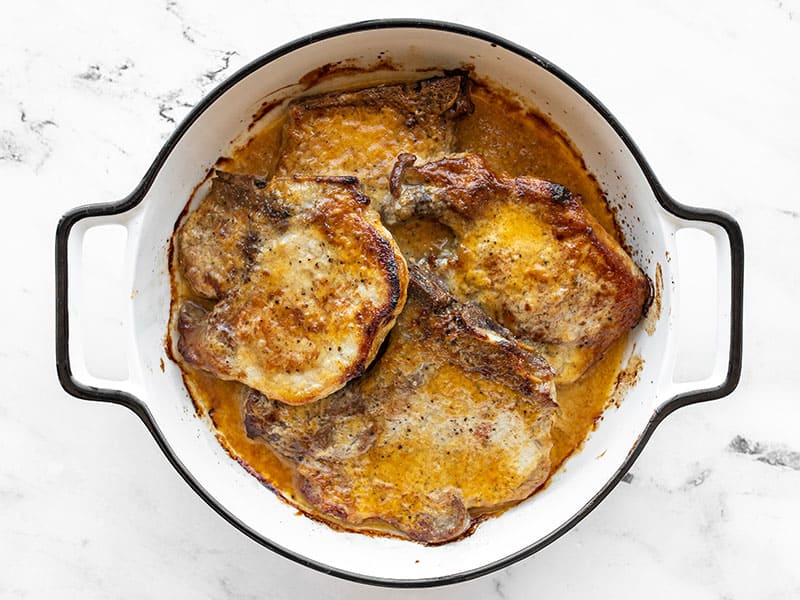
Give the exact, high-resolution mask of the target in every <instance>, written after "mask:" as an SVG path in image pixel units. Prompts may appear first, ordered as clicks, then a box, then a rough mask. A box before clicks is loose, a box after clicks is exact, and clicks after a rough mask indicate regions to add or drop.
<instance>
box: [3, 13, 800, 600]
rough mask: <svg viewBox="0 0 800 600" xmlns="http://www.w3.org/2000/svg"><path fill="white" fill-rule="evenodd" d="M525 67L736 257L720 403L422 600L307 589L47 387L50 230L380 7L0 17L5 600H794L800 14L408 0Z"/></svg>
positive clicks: (799, 584) (799, 547)
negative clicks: (254, 81) (596, 502)
mask: <svg viewBox="0 0 800 600" xmlns="http://www.w3.org/2000/svg"><path fill="white" fill-rule="evenodd" d="M390 12H392V13H393V14H397V15H398V16H401V15H404V16H418V17H425V18H434V19H443V20H453V21H457V22H461V23H464V24H468V25H472V26H475V27H479V28H482V29H486V30H489V31H492V32H494V33H497V34H499V35H501V36H503V37H506V38H508V39H511V40H514V41H516V42H518V43H520V44H522V45H524V46H527V47H529V48H531V49H533V50H536V51H538V52H540V53H541V54H542V55H544V56H545V57H547V58H549V59H551V60H553V61H554V62H555V63H557V64H559V65H560V66H562V67H563V68H565V69H566V70H567V71H568V72H570V73H571V74H572V75H574V76H575V77H577V78H578V79H579V80H580V81H582V82H583V83H584V84H586V85H587V87H589V89H591V90H592V91H593V92H594V93H595V94H596V95H597V96H598V97H599V98H600V99H601V100H602V101H603V102H604V103H605V104H606V105H607V106H608V107H609V108H610V109H611V110H612V112H614V114H615V115H616V116H617V117H618V118H619V120H620V121H621V122H622V123H623V125H624V126H625V127H626V128H627V129H628V130H629V132H630V133H631V135H632V136H633V138H634V139H635V140H636V141H637V143H638V144H639V145H640V147H641V148H642V150H643V152H644V154H645V155H646V156H647V157H648V159H649V160H650V161H651V164H652V166H653V168H654V170H655V171H656V173H657V175H658V176H659V178H660V180H661V181H662V183H663V184H664V186H665V187H666V188H667V190H668V191H669V192H670V193H672V194H673V195H674V196H675V197H676V198H677V199H678V200H680V201H682V202H685V203H687V204H693V205H698V206H708V207H712V208H717V209H721V210H725V211H728V212H729V213H731V214H733V215H734V216H735V217H736V218H737V219H738V220H739V222H740V224H741V225H742V228H743V231H744V235H745V244H746V294H745V295H746V314H745V319H746V323H745V362H744V372H743V377H742V382H741V384H740V386H739V388H738V389H737V391H736V392H735V393H734V394H732V395H731V396H730V397H728V398H725V399H723V400H719V401H716V402H712V403H708V404H704V405H700V406H692V407H687V408H685V409H681V410H679V411H677V412H676V413H674V414H673V415H670V416H669V417H668V418H667V419H666V420H665V421H664V422H663V424H662V425H661V426H660V427H659V429H658V430H657V431H656V433H655V434H654V436H653V438H652V439H651V441H650V442H649V443H648V445H647V447H646V448H645V450H644V452H643V453H642V455H641V456H640V458H639V459H638V461H637V462H636V464H635V465H634V467H633V468H632V470H631V471H630V473H628V474H627V475H626V476H625V477H624V478H623V482H622V483H621V484H620V485H619V486H617V488H616V489H615V490H614V491H613V492H612V493H611V494H610V496H609V497H608V498H607V499H606V500H605V501H604V502H603V503H602V504H601V505H600V506H599V507H598V508H597V509H596V510H595V511H594V512H592V513H591V514H590V515H589V516H588V517H587V518H586V519H585V520H583V521H582V522H581V523H580V524H579V525H578V526H577V527H576V528H575V529H573V530H572V531H570V532H569V533H568V534H566V535H565V536H563V537H562V538H560V539H559V540H558V541H556V542H555V543H553V544H552V545H551V546H549V547H548V548H546V549H545V550H543V551H542V552H540V553H538V554H536V555H535V556H533V557H531V558H529V559H527V560H525V561H522V562H521V563H519V564H517V565H514V566H512V567H510V568H508V569H504V570H502V571H499V572H497V573H494V574H492V575H490V576H487V577H484V578H481V579H478V580H476V581H472V582H467V583H463V584H457V585H454V586H450V587H447V588H443V589H438V590H436V589H434V590H417V591H404V590H378V589H375V588H371V587H367V586H362V585H357V584H352V583H348V582H346V581H342V580H338V579H334V578H331V577H328V576H326V575H323V574H321V573H317V572H314V571H311V570H308V569H306V568H304V567H301V566H298V565H295V564H294V563H292V562H290V561H288V560H285V559H283V558H280V557H278V556H277V555H275V554H273V553H271V552H270V551H268V550H266V549H264V548H262V547H260V546H258V545H256V544H255V543H253V542H252V541H250V540H249V539H248V538H246V537H245V536H243V535H242V534H240V533H238V532H237V531H236V530H234V529H233V528H231V527H230V526H229V525H228V524H227V523H226V522H224V521H223V520H222V519H220V518H219V517H218V516H217V515H216V514H215V513H214V512H213V511H212V510H211V509H209V508H208V507H207V506H206V505H205V504H204V503H203V502H202V501H201V500H200V499H199V498H198V497H196V496H195V495H194V494H193V492H192V491H191V490H190V489H189V488H188V486H186V485H185V484H184V483H183V481H182V480H180V478H179V477H178V476H177V475H176V474H175V472H174V471H173V470H172V468H171V467H170V466H169V465H168V464H167V462H166V460H164V458H163V456H162V455H161V454H160V451H159V450H158V449H157V448H156V446H155V444H154V442H153V440H152V438H151V437H150V435H149V434H148V433H147V431H146V430H145V428H144V427H143V426H142V425H141V423H140V422H139V421H138V419H137V418H136V417H135V416H133V415H132V414H130V413H129V412H128V411H125V410H124V409H122V408H120V407H116V406H108V405H102V404H93V403H87V402H82V401H79V400H76V399H74V398H71V397H69V396H67V395H66V394H65V393H64V392H63V391H62V390H61V388H60V386H59V385H58V383H57V381H56V377H55V367H54V350H53V313H54V306H53V278H54V276H53V233H54V230H55V225H56V223H57V221H58V218H59V217H60V216H61V214H63V213H64V212H65V211H67V210H68V209H70V208H72V207H74V206H76V205H78V204H85V203H92V202H106V201H111V200H116V199H119V198H121V197H123V196H125V195H126V194H127V193H128V192H129V191H130V190H131V189H132V188H133V187H134V186H135V185H136V183H137V182H138V180H139V178H140V177H141V176H142V175H143V174H144V172H145V170H146V168H147V167H148V166H149V164H150V161H151V160H152V158H153V156H154V155H155V153H156V152H157V151H158V149H159V147H160V146H161V144H162V143H163V142H164V140H165V139H166V138H167V137H168V136H169V134H170V133H171V132H172V131H173V130H174V128H175V126H176V124H177V123H178V122H179V121H180V120H181V119H182V118H183V117H184V116H185V115H186V114H187V112H188V111H189V110H190V109H191V107H192V106H194V105H195V104H196V103H197V102H198V101H199V100H200V99H201V98H202V97H203V96H204V95H205V94H207V93H208V92H209V91H210V90H212V89H213V88H214V87H215V86H216V85H218V84H219V83H220V82H221V81H223V80H224V79H225V78H226V77H227V76H229V75H230V74H231V73H233V72H234V71H235V70H236V69H238V68H240V67H241V66H242V65H244V64H246V63H247V62H249V61H250V60H253V59H255V58H256V57H258V56H259V55H260V54H262V53H264V52H266V51H269V50H271V49H273V48H275V47H277V46H279V45H281V44H283V43H286V42H288V41H290V40H292V39H294V38H296V37H299V36H301V35H305V34H307V33H310V32H313V31H316V30H319V29H322V28H325V27H330V26H333V25H337V24H341V23H345V22H351V21H360V20H363V19H366V18H375V17H381V16H387V14H388V13H387V12H386V11H385V10H384V9H383V8H381V7H380V6H378V5H375V4H374V3H373V4H369V3H366V2H355V3H351V4H349V5H342V4H334V3H329V4H326V5H324V6H312V5H309V4H302V3H292V2H286V1H280V2H269V3H259V4H256V3H251V2H246V1H245V0H233V1H232V2H229V3H226V4H225V6H224V7H223V6H222V5H221V4H220V3H213V2H209V1H208V0H199V1H196V2H189V0H182V1H177V0H143V1H142V2H131V3H119V4H114V5H109V4H107V3H104V2H100V1H99V0H90V1H89V2H85V3H80V4H79V5H73V4H63V3H53V2H46V1H45V0H38V1H33V2H25V3H22V2H19V3H12V4H10V5H9V6H7V7H4V10H3V18H2V20H0V55H2V56H3V61H2V64H0V182H2V190H3V192H2V194H3V207H4V209H5V210H4V213H3V218H2V219H0V228H2V229H1V230H0V255H2V256H3V259H2V260H3V263H2V264H3V275H4V277H3V281H4V286H3V288H4V294H3V296H2V298H3V300H2V310H0V319H1V321H0V331H2V335H0V379H1V380H2V381H3V388H2V394H0V440H2V442H1V443H0V448H2V455H1V456H2V458H0V598H43V597H55V598H61V597H81V598H109V597H114V598H144V597H179V598H183V597H186V598H236V599H249V598H306V597H315V598H323V599H327V598H330V599H338V598H348V599H350V598H353V599H359V598H374V597H380V598H407V597H419V598H459V599H463V598H481V599H483V598H493V599H500V600H505V599H512V598H531V597H534V596H536V597H545V598H549V597H556V598H586V597H601V598H602V597H615V598H620V599H624V598H632V599H633V598H637V599H638V598H642V597H647V598H655V599H658V598H670V599H672V598H688V599H692V598H698V599H700V598H703V599H706V598H714V599H719V600H723V599H727V600H742V599H748V598H763V599H774V600H778V599H787V600H788V599H794V598H800V568H798V557H800V535H798V534H799V533H800V511H798V502H800V434H798V425H797V424H798V422H800V402H799V401H798V400H800V397H798V389H800V368H798V366H797V358H796V355H797V352H796V346H797V343H796V340H797V339H800V323H798V320H797V319H795V318H793V315H794V314H795V313H796V307H797V303H798V301H800V270H798V268H797V261H798V258H800V197H798V194H797V191H796V189H797V184H796V179H797V174H798V165H800V118H798V111H797V107H798V99H799V98H800V76H798V67H797V58H798V57H800V0H781V1H777V0H759V1H745V0H734V1H733V2H723V1H722V0H714V1H711V2H705V3H693V2H689V1H688V0H679V1H678V2H666V1H663V0H653V1H651V2H647V3H637V2H633V1H632V0H612V1H611V2H606V3H592V2H589V1H588V0H576V1H575V2H570V3H567V4H559V3H547V4H545V3H534V4H530V3H521V2H520V3H506V4H503V5H502V6H500V5H490V4H486V3H481V2H461V3H458V4H457V5H456V4H453V5H452V6H445V5H441V6H439V5H434V4H432V3H430V2H423V1H422V0H411V1H410V2H407V3H405V4H403V5H402V7H395V8H394V9H393V10H392V11H390Z"/></svg>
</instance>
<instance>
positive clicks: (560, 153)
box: [167, 59, 661, 536]
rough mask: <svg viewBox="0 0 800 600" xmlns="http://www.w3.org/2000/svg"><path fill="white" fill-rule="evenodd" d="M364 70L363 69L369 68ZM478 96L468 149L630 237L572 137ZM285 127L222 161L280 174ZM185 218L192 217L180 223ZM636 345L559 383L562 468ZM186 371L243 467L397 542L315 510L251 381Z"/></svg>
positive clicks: (432, 231) (558, 459)
mask: <svg viewBox="0 0 800 600" xmlns="http://www.w3.org/2000/svg"><path fill="white" fill-rule="evenodd" d="M394 68H395V67H394V66H393V65H392V64H391V62H390V61H388V60H386V59H381V60H379V61H378V63H376V64H375V67H374V69H373V70H378V69H387V70H392V69H394ZM355 70H356V67H355V66H354V65H351V64H349V63H332V64H329V65H325V66H323V67H320V68H319V69H316V70H314V71H312V72H310V73H308V74H307V75H306V76H305V77H304V78H303V79H302V80H301V81H300V83H301V84H302V85H304V86H306V87H309V86H312V85H314V84H316V83H318V82H320V81H322V80H324V79H329V78H331V77H334V76H337V75H342V74H349V73H352V72H355ZM359 72H363V69H361V70H359ZM472 99H473V102H474V104H475V111H474V113H473V114H472V115H470V116H468V117H466V118H465V119H464V120H463V121H461V122H460V123H459V125H458V128H457V147H458V150H459V151H469V152H473V153H477V154H482V155H483V156H485V157H486V159H487V161H488V162H489V164H490V165H491V166H492V167H493V168H495V169H498V170H501V171H505V172H507V173H509V174H511V175H531V176H535V177H540V178H543V179H548V180H551V181H555V182H557V183H560V184H562V185H564V186H566V187H567V188H569V189H570V190H572V191H573V193H576V194H579V195H580V196H581V198H582V201H583V203H584V205H585V206H586V208H587V209H588V210H589V212H590V213H591V214H592V215H593V216H594V217H595V218H596V219H597V220H598V221H599V222H600V223H601V224H602V225H603V227H604V228H605V229H606V230H607V231H609V232H610V233H611V234H612V235H613V236H614V237H615V238H616V239H617V240H619V241H621V235H620V231H619V228H618V226H617V223H616V221H615V219H614V215H613V214H612V212H611V211H610V210H609V208H608V205H607V203H606V199H605V197H604V194H603V191H602V190H601V188H600V186H599V184H598V182H597V180H596V179H595V178H594V177H593V176H592V174H591V173H589V172H588V171H587V169H586V166H585V164H584V162H583V160H582V158H581V156H580V153H579V152H578V151H577V150H576V149H575V147H574V146H573V145H572V143H571V142H570V141H569V139H568V138H567V137H566V136H565V135H564V133H563V132H561V131H560V130H559V129H558V128H557V127H555V126H554V125H553V124H551V123H550V122H549V120H548V119H547V118H546V117H544V116H543V115H541V114H539V113H537V112H535V111H533V110H530V109H527V108H523V107H521V106H519V105H518V104H516V103H515V102H514V101H512V100H510V99H508V98H506V97H505V96H504V95H502V94H500V93H498V92H497V91H495V90H493V89H491V88H490V87H489V86H487V85H485V84H474V85H473V90H472ZM275 106H276V105H275V104H271V105H269V106H267V108H266V109H264V110H263V111H259V113H257V114H256V116H257V117H258V118H261V117H263V116H264V115H265V114H266V113H268V112H270V111H271V110H272V109H274V108H275ZM262 108H263V107H262ZM282 125H283V120H282V119H276V120H275V121H274V122H273V123H272V124H270V125H268V126H266V127H263V128H261V129H260V130H259V131H258V132H257V133H255V134H254V135H253V137H252V138H251V139H250V140H249V141H248V142H247V143H245V144H244V145H243V146H241V147H239V148H238V149H237V150H236V151H235V152H234V153H233V155H232V156H231V157H225V158H222V159H220V161H219V162H218V164H217V166H219V167H222V168H224V169H226V170H229V171H232V172H238V173H250V174H255V175H260V176H271V175H272V174H273V172H274V170H275V166H276V163H277V160H278V151H279V146H280V142H281V128H282ZM198 187H199V186H198ZM187 208H188V204H187ZM184 216H185V211H184V213H183V214H182V215H181V217H180V218H179V221H178V223H180V222H181V221H182V220H183V218H184ZM176 227H177V224H176ZM391 231H392V234H393V235H394V237H395V239H396V240H397V242H398V245H399V246H400V248H401V250H402V251H403V252H404V253H406V254H407V255H408V256H411V257H414V256H421V255H423V254H425V253H426V252H427V251H429V250H430V249H433V248H437V249H441V248H442V247H444V246H446V245H448V244H452V243H453V235H452V232H450V230H449V229H448V228H447V227H445V226H443V225H441V224H438V223H435V222H432V221H426V220H421V219H414V220H411V221H408V222H406V223H403V224H400V225H398V226H395V227H393V228H391ZM170 263H171V265H172V268H171V269H170V273H171V277H172V293H173V308H174V307H177V306H180V304H181V303H182V301H183V299H184V298H186V297H188V296H189V290H188V287H187V286H186V284H185V282H183V281H182V277H181V275H180V269H179V268H178V266H177V257H175V256H174V253H173V251H172V247H170ZM656 282H657V283H656V288H657V293H656V298H657V299H656V300H654V304H656V302H658V303H659V304H658V306H654V308H653V309H652V310H651V312H653V310H655V311H658V310H660V308H659V307H660V286H661V274H660V268H659V269H658V270H657V273H656ZM626 342H627V336H623V337H622V338H621V339H619V340H617V341H616V342H615V343H614V344H613V345H612V346H611V348H610V349H609V350H608V351H607V352H606V353H605V356H604V357H603V358H602V359H601V360H600V361H599V362H598V363H596V364H595V365H594V366H593V367H592V368H591V369H590V370H589V371H588V372H587V373H586V374H585V375H584V376H583V377H582V378H581V379H580V380H579V381H577V382H576V383H573V384H571V385H564V386H559V388H558V390H557V401H558V404H559V410H558V413H557V417H556V423H555V426H554V432H553V439H554V444H553V448H552V451H551V461H552V464H553V468H552V472H554V471H556V470H557V469H558V468H559V466H560V465H561V464H562V463H563V462H564V460H566V459H567V458H568V457H569V455H570V454H572V453H573V452H574V451H575V450H576V449H577V448H579V447H580V445H581V444H582V443H583V441H584V440H585V438H586V436H587V435H588V434H589V432H590V431H591V430H592V429H593V428H594V426H595V423H596V422H597V420H598V419H599V418H600V416H601V414H602V412H603V410H604V409H605V408H606V407H608V406H609V402H610V401H611V400H614V401H615V402H617V401H618V400H619V399H620V398H621V397H622V396H623V395H624V393H625V391H626V390H627V389H628V388H629V387H630V386H631V385H633V384H634V383H635V381H636V379H637V378H638V373H639V371H640V369H641V359H639V358H638V357H635V356H634V357H631V359H629V361H628V364H627V365H626V367H625V368H624V369H622V370H621V369H620V364H621V361H622V356H623V352H624V349H625V346H626ZM172 343H173V342H172V335H171V334H168V336H167V354H168V356H169V357H170V358H172V359H173V360H174V357H175V356H176V353H174V352H173V351H172ZM637 361H638V362H637ZM181 368H182V370H183V376H184V382H185V383H186V386H187V388H188V390H189V392H190V395H191V397H192V399H193V402H194V403H195V406H196V408H197V410H198V413H199V414H200V415H201V416H205V417H209V418H210V419H211V421H212V422H213V424H214V427H215V429H216V432H217V437H218V439H219V441H220V443H221V444H222V445H223V446H224V447H225V448H226V449H227V450H228V452H229V453H230V454H231V456H232V457H234V458H235V459H236V460H237V461H239V462H240V463H241V464H242V465H243V467H245V468H246V469H247V470H248V471H250V472H251V473H252V474H253V475H254V476H256V477H257V478H258V479H259V480H261V481H262V482H263V483H264V484H265V485H267V486H268V487H270V488H271V489H273V490H275V492H276V493H277V494H278V495H279V496H280V497H282V498H283V499H285V500H286V501H288V502H289V503H290V504H292V505H294V506H296V507H297V508H299V509H300V510H301V511H303V512H304V513H306V514H308V515H309V516H311V517H312V518H314V519H316V520H322V521H324V522H326V523H328V524H329V525H331V526H333V527H335V528H336V529H345V530H358V531H362V532H365V533H370V534H372V535H381V536H383V535H393V536H397V533H396V531H394V530H392V529H391V528H390V527H389V526H387V525H385V524H383V523H380V522H377V521H372V522H366V523H364V525H363V526H360V527H354V526H352V525H350V524H344V523H341V522H337V521H336V520H335V519H333V518H330V517H327V516H324V517H320V515H315V514H313V513H312V512H311V510H310V508H309V507H308V506H307V505H306V504H305V502H304V501H303V498H302V496H301V495H300V494H298V493H296V491H295V489H294V485H293V473H292V470H291V468H290V467H289V466H287V465H286V464H285V463H284V462H282V461H281V459H280V458H278V457H277V455H275V454H274V453H273V452H272V451H271V450H270V448H269V447H268V446H267V445H266V444H264V443H261V442H256V441H253V440H251V439H249V438H248V437H247V434H246V432H245V429H244V426H243V415H242V393H241V391H242V386H241V384H238V383H235V382H227V381H220V380H218V379H216V378H214V377H212V376H209V375H206V374H204V373H203V372H201V371H198V370H194V369H191V368H189V367H187V366H185V365H183V364H181ZM500 512H503V510H499V511H498V510H495V511H492V512H491V513H486V512H484V513H476V514H473V515H472V520H473V523H472V526H471V527H470V530H469V531H468V532H467V533H466V534H465V535H469V533H471V532H472V531H474V529H475V527H476V526H477V524H478V523H479V522H481V521H482V520H484V519H485V518H488V516H492V515H495V514H499V513H500Z"/></svg>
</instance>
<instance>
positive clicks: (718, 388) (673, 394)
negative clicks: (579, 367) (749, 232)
mask: <svg viewBox="0 0 800 600" xmlns="http://www.w3.org/2000/svg"><path fill="white" fill-rule="evenodd" d="M670 203H671V206H670V211H671V212H672V213H673V215H672V217H673V218H671V219H670V220H669V227H670V228H671V230H672V231H671V234H672V235H674V234H675V233H677V231H679V230H681V229H686V228H692V229H699V230H701V231H704V232H706V233H708V234H709V235H710V236H711V237H712V238H713V240H714V245H715V248H716V254H717V273H718V283H717V290H718V292H717V297H718V305H717V316H718V319H719V324H718V328H717V331H718V334H717V335H718V339H717V351H716V356H715V357H714V366H713V369H712V372H711V374H710V375H709V376H708V377H706V378H704V379H700V380H696V381H686V382H684V381H681V382H676V381H675V380H674V360H673V362H672V364H673V372H672V373H670V374H669V377H668V384H667V389H666V390H665V391H666V393H667V397H669V398H670V400H669V401H668V404H669V408H671V409H674V408H678V407H680V406H685V405H687V404H692V403H695V402H703V401H706V400H714V399H717V398H722V397H724V396H727V395H728V394H730V393H731V392H733V390H734V389H736V386H737V385H738V384H739V379H740V377H741V373H742V328H743V304H744V240H743V238H742V230H741V228H740V227H739V224H738V223H737V222H736V220H734V219H733V217H731V216H730V215H728V214H726V213H723V212H721V211H716V210H710V209H700V208H691V207H688V206H685V205H682V204H680V203H678V202H675V201H674V200H672V199H671V198H670ZM675 217H677V218H675ZM674 358H677V357H673V359H674Z"/></svg>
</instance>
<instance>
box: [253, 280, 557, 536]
mask: <svg viewBox="0 0 800 600" xmlns="http://www.w3.org/2000/svg"><path fill="white" fill-rule="evenodd" d="M409 270H410V281H409V288H408V289H409V292H408V302H407V304H406V307H405V309H404V311H403V313H402V314H401V315H400V317H399V319H398V321H397V324H396V325H395V327H394V329H393V330H392V332H391V333H390V335H389V339H388V342H387V345H386V349H385V351H384V352H383V354H382V355H381V356H380V357H379V358H378V359H377V360H376V361H375V363H374V364H373V366H372V367H371V368H370V369H369V370H368V371H367V372H366V373H365V374H364V375H363V376H362V377H360V378H359V379H357V380H355V381H352V382H351V383H350V384H349V385H348V386H347V387H345V388H344V389H343V390H340V391H339V392H337V393H336V394H333V395H332V396H329V397H328V398H325V399H323V400H320V401H319V402H315V403H313V404H306V405H304V406H286V405H284V404H281V403H278V402H274V401H271V400H268V399H267V398H265V397H264V396H262V395H261V394H259V393H258V392H255V391H250V392H249V393H247V394H246V396H245V404H244V413H245V425H246V428H247V434H248V436H249V437H251V438H257V439H261V440H263V441H264V442H266V443H267V444H268V445H269V446H270V447H271V448H272V449H273V450H274V451H275V452H276V453H277V454H278V455H279V456H281V457H282V458H283V459H284V460H285V461H287V462H288V463H290V464H291V465H292V466H293V467H295V473H296V486H295V487H296V489H298V490H299V491H300V493H301V494H302V496H303V498H304V500H305V501H306V502H307V503H308V504H310V505H311V507H312V508H313V510H314V511H315V512H317V513H318V514H322V515H323V516H328V517H334V518H336V519H338V520H340V521H343V522H345V523H348V524H352V525H358V524H363V523H364V522H365V521H366V522H369V521H370V520H375V519H378V520H380V521H383V522H385V523H389V524H391V525H392V526H394V527H395V528H396V529H397V530H399V531H400V532H402V533H404V534H405V535H407V536H408V537H409V538H411V539H414V540H418V541H421V542H426V543H438V542H444V541H447V540H451V539H454V538H456V537H458V536H459V535H461V534H462V533H464V532H465V531H466V530H467V528H468V527H469V525H470V512H469V511H470V510H472V509H483V510H489V509H492V508H496V507H499V506H503V505H505V504H507V503H509V502H514V501H519V500H522V499H524V498H526V497H527V496H529V495H530V494H531V493H533V491H534V490H536V489H537V488H538V487H539V486H540V485H541V484H542V483H543V482H544V481H545V480H546V478H547V476H548V474H549V471H550V448H551V445H552V441H551V436H550V430H551V426H552V423H553V418H554V414H555V409H556V403H555V401H554V394H555V386H554V384H553V374H552V371H551V370H550V368H549V366H548V365H547V363H546V362H545V361H544V360H543V359H542V358H541V357H540V356H539V355H537V354H536V353H535V352H533V351H532V350H531V349H530V348H527V347H525V346H523V345H521V344H519V343H518V342H517V341H515V340H514V338H512V337H510V334H509V332H508V331H506V330H504V329H503V328H502V327H501V326H499V325H498V324H497V323H495V322H494V321H492V320H491V319H489V318H488V317H487V316H486V315H485V314H484V313H483V311H481V310H480V309H479V308H478V307H476V306H471V305H466V304H463V303H461V302H459V301H458V300H456V299H455V298H454V297H453V296H452V295H451V294H450V293H449V292H448V291H447V289H446V288H445V287H444V286H443V285H442V284H441V283H440V282H439V281H437V280H436V278H435V277H434V276H433V275H432V274H431V273H430V272H429V271H428V270H427V268H424V267H420V266H417V265H413V264H412V265H410V267H409Z"/></svg>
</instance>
